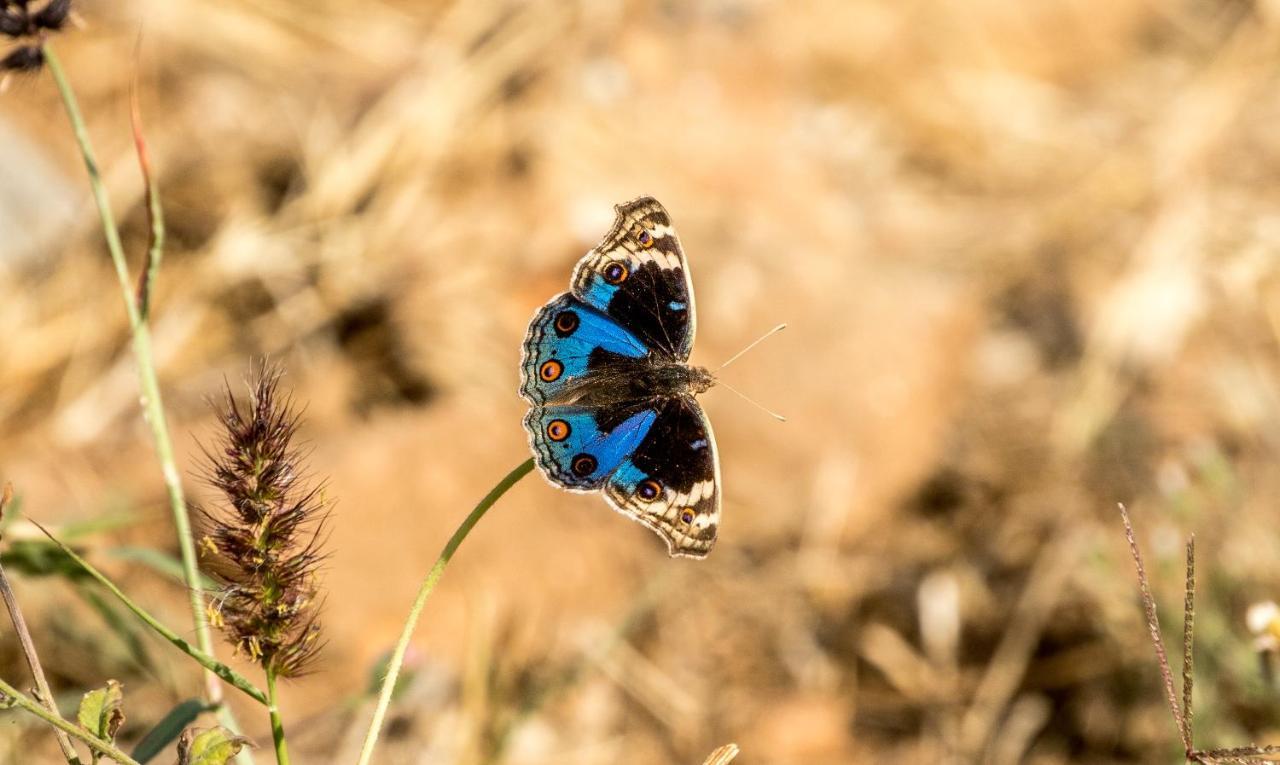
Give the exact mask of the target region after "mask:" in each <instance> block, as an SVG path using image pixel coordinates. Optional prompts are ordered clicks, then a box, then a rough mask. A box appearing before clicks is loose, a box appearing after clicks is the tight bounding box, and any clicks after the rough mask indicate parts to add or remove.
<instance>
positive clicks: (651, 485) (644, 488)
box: [636, 478, 662, 502]
mask: <svg viewBox="0 0 1280 765" xmlns="http://www.w3.org/2000/svg"><path fill="white" fill-rule="evenodd" d="M661 493H662V484H660V483H658V482H657V481H655V480H653V479H652V478H647V479H645V480H643V481H641V482H640V485H638V486H636V496H638V497H640V499H643V500H645V501H646V502H647V501H650V500H653V499H655V498H657V496H658V495H659V494H661Z"/></svg>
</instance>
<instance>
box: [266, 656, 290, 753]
mask: <svg viewBox="0 0 1280 765" xmlns="http://www.w3.org/2000/svg"><path fill="white" fill-rule="evenodd" d="M267 701H268V703H267V712H268V713H269V714H270V715H271V740H272V741H273V742H274V743H275V747H276V765H289V747H288V745H286V744H285V738H284V722H282V721H281V719H280V701H279V699H278V698H277V696H276V671H275V670H274V669H273V668H271V667H267Z"/></svg>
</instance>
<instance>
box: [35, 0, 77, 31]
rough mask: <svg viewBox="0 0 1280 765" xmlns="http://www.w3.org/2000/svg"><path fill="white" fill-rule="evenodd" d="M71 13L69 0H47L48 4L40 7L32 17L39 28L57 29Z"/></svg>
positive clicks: (60, 27) (65, 21)
mask: <svg viewBox="0 0 1280 765" xmlns="http://www.w3.org/2000/svg"><path fill="white" fill-rule="evenodd" d="M70 15H71V0H49V3H48V5H46V6H45V7H43V8H41V9H40V12H39V13H37V14H36V15H35V18H34V19H33V20H34V21H35V24H36V26H37V27H40V28H41V29H50V30H55V31H56V30H59V29H62V25H63V24H66V23H67V17H68V16H70Z"/></svg>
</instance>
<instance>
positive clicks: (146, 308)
mask: <svg viewBox="0 0 1280 765" xmlns="http://www.w3.org/2000/svg"><path fill="white" fill-rule="evenodd" d="M129 106H130V114H129V116H130V122H131V123H132V125H133V145H134V148H135V149H136V154H137V155H138V168H139V170H141V172H142V186H143V189H144V190H145V192H146V196H147V229H148V241H147V261H146V263H144V264H143V266H142V273H141V274H140V275H139V277H138V298H137V300H138V315H139V317H140V318H141V319H142V321H144V322H145V321H147V319H148V318H149V317H150V316H151V295H152V291H153V289H154V287H155V283H156V277H157V276H158V275H159V274H160V258H161V256H163V255H164V208H163V207H162V206H161V205H160V189H159V188H158V187H157V186H156V182H155V180H154V179H153V178H152V177H151V156H150V154H149V153H148V152H147V139H146V136H145V135H144V134H143V132H142V107H141V106H139V104H138V82H137V79H136V78H135V80H134V83H133V92H132V94H131V96H130V98H129Z"/></svg>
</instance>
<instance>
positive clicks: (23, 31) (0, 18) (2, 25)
mask: <svg viewBox="0 0 1280 765" xmlns="http://www.w3.org/2000/svg"><path fill="white" fill-rule="evenodd" d="M30 32H31V28H30V25H29V24H28V23H27V20H26V19H25V18H23V17H22V16H20V15H18V14H16V13H9V12H8V11H6V10H4V9H3V8H0V35H4V36H5V37H13V38H18V37H26V36H27V35H28V34H30Z"/></svg>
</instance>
